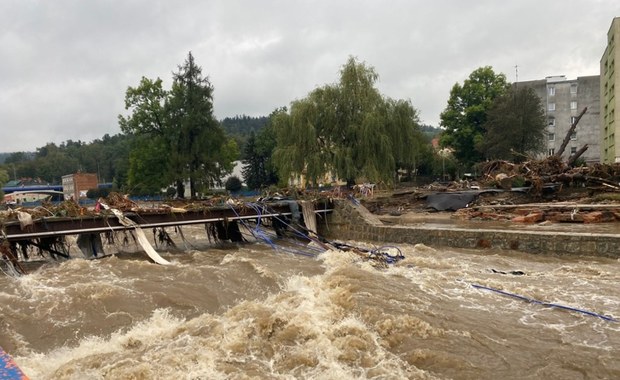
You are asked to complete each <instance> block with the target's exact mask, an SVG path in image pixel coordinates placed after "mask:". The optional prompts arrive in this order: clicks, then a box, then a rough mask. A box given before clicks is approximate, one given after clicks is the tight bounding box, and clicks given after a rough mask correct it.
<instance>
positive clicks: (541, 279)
mask: <svg viewBox="0 0 620 380" xmlns="http://www.w3.org/2000/svg"><path fill="white" fill-rule="evenodd" d="M185 235H186V237H188V241H190V242H193V243H192V246H191V247H188V249H187V250H184V251H183V252H180V251H165V250H164V251H160V252H161V254H162V256H163V257H164V258H166V259H168V260H170V261H171V262H172V265H169V266H161V265H156V264H153V263H151V262H150V261H148V260H147V258H146V256H145V255H144V254H143V253H141V252H137V251H136V252H125V253H121V254H119V255H116V256H111V257H106V258H103V259H98V260H83V259H72V260H68V261H64V262H60V263H53V264H46V265H44V266H42V267H40V268H38V269H36V270H35V271H34V272H33V273H31V274H29V275H27V276H23V277H21V278H13V277H9V276H4V275H2V276H0V284H1V290H0V308H1V309H2V310H1V313H0V345H1V346H2V347H3V348H4V349H5V350H6V351H7V352H9V353H11V355H12V356H13V357H14V359H15V360H16V362H17V363H18V364H19V365H20V367H21V368H22V369H23V371H24V372H25V373H26V374H28V375H29V376H30V377H31V378H32V379H293V378H307V379H367V378H378V379H618V378H620V360H618V358H619V357H620V322H617V321H613V320H609V319H611V318H615V319H620V291H619V290H618V289H619V287H618V286H619V284H620V270H619V269H620V262H619V261H618V260H616V259H597V258H591V257H588V258H579V257H546V256H543V255H531V254H523V253H518V252H509V251H490V250H485V251H474V250H472V251H467V250H449V249H434V248H432V247H427V246H419V245H418V246H413V245H400V246H399V248H400V250H401V251H402V253H403V254H404V255H405V259H404V260H402V261H400V262H398V263H397V264H395V265H390V266H389V267H387V268H377V267H374V266H373V265H371V263H370V262H367V261H364V260H361V259H360V257H359V256H358V255H356V254H354V253H350V252H341V251H327V252H324V253H321V254H319V255H318V256H316V257H310V256H304V255H297V254H291V253H285V252H282V251H274V250H273V249H272V248H271V247H270V246H268V245H264V244H244V245H236V244H226V245H217V246H213V245H209V244H208V241H206V237H205V236H204V230H203V231H202V233H201V231H200V230H199V229H197V230H195V231H193V232H188V231H186V232H185ZM349 243H351V244H360V245H361V244H362V243H360V242H349ZM487 288H488V289H497V290H501V291H503V292H506V293H509V294H508V295H507V294H502V293H499V292H496V291H493V290H488V289H487ZM510 294H514V295H519V296H523V297H527V299H532V300H540V301H542V302H549V303H554V304H557V305H565V306H568V307H571V308H573V309H566V308H558V307H549V306H548V305H546V304H540V303H532V302H527V300H524V299H520V298H517V297H514V296H511V295H510ZM581 311H584V312H581ZM586 311H587V312H590V313H591V314H588V313H586ZM603 317H608V318H609V319H604V318H603Z"/></svg>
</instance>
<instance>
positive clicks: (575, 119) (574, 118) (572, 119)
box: [570, 116, 577, 125]
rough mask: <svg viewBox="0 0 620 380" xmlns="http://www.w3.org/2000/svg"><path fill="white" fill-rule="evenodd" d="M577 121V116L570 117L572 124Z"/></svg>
mask: <svg viewBox="0 0 620 380" xmlns="http://www.w3.org/2000/svg"><path fill="white" fill-rule="evenodd" d="M576 122H577V116H571V117H570V125H573V124H575V123H576Z"/></svg>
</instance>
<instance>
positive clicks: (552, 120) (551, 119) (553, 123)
mask: <svg viewBox="0 0 620 380" xmlns="http://www.w3.org/2000/svg"><path fill="white" fill-rule="evenodd" d="M549 126H550V127H555V117H550V118H549Z"/></svg>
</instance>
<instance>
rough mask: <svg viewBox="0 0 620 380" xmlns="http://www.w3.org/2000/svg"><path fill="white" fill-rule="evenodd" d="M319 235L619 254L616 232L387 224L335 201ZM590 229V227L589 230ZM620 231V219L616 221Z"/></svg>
mask: <svg viewBox="0 0 620 380" xmlns="http://www.w3.org/2000/svg"><path fill="white" fill-rule="evenodd" d="M318 228H319V234H321V235H322V236H326V237H328V238H330V239H338V240H345V241H346V240H364V241H370V242H377V243H379V244H385V243H386V242H391V243H409V244H417V243H422V244H425V245H429V246H435V247H452V248H479V249H485V248H493V249H506V250H518V251H522V252H528V253H534V254H552V255H586V256H600V257H611V258H620V234H616V233H609V232H605V233H603V232H579V231H560V230H547V231H537V230H532V229H508V228H510V227H509V226H506V228H488V227H485V226H482V225H475V226H468V227H467V228H464V227H460V226H458V225H451V224H445V225H441V224H437V223H435V224H432V225H431V226H427V225H424V224H419V225H388V224H386V223H384V222H382V221H381V220H380V218H379V217H378V216H377V215H374V214H372V213H370V212H369V211H368V210H367V209H366V208H364V207H363V206H361V205H357V204H354V203H353V202H351V201H348V200H341V201H336V202H335V203H334V210H333V212H332V213H331V214H329V215H328V216H327V217H326V219H324V220H321V221H319V226H318ZM590 231H591V230H590ZM618 231H619V232H620V224H619V225H618Z"/></svg>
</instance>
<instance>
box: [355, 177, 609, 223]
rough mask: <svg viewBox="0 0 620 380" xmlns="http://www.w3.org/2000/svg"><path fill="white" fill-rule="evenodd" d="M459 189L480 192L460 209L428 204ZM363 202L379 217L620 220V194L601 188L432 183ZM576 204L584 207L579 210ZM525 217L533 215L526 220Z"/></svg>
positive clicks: (390, 192)
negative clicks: (430, 199)
mask: <svg viewBox="0 0 620 380" xmlns="http://www.w3.org/2000/svg"><path fill="white" fill-rule="evenodd" d="M458 191H461V192H471V191H474V192H475V191H480V193H479V194H478V195H477V196H476V197H475V199H474V200H473V201H472V202H470V203H468V204H467V205H466V206H465V207H463V208H462V209H459V210H457V211H438V210H436V209H434V208H432V207H429V205H428V203H427V197H428V196H429V195H430V194H433V193H437V192H458ZM360 201H361V203H362V205H364V206H365V207H366V208H367V209H368V210H369V211H370V212H372V213H373V214H376V215H379V216H401V215H408V216H411V217H414V216H418V217H420V218H423V217H432V218H434V219H436V218H458V219H479V220H511V221H515V222H526V223H536V222H544V221H551V222H567V221H568V222H575V223H596V222H616V221H618V222H620V193H618V192H614V191H609V190H608V189H605V188H599V187H581V186H579V187H570V186H565V187H556V188H550V189H548V190H546V191H544V192H543V193H542V194H537V195H533V194H531V193H530V192H529V191H528V190H527V189H513V190H501V189H491V188H489V189H481V190H478V189H459V190H454V189H449V188H447V187H446V186H439V185H436V186H434V185H431V186H427V187H420V188H416V187H408V188H399V189H396V190H392V191H387V190H385V191H377V192H375V193H374V194H373V196H372V197H364V198H361V199H360ZM575 205H580V206H581V207H580V208H579V210H577V212H576V211H575V210H576V208H575ZM615 206H617V208H616V207H615ZM532 215H533V216H532ZM525 216H530V218H529V219H523V218H524V217H525ZM520 218H521V219H520Z"/></svg>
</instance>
